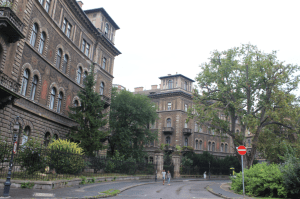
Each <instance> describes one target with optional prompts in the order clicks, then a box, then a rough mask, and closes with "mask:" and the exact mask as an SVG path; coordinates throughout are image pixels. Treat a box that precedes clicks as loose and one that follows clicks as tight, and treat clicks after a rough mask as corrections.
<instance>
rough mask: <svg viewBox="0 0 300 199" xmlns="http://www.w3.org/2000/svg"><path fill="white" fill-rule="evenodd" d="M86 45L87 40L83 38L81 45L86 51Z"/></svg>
mask: <svg viewBox="0 0 300 199" xmlns="http://www.w3.org/2000/svg"><path fill="white" fill-rule="evenodd" d="M85 45H86V41H85V40H84V39H83V40H82V47H81V51H82V52H84V49H85Z"/></svg>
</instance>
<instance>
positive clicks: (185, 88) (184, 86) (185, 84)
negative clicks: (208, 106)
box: [183, 82, 187, 90]
mask: <svg viewBox="0 0 300 199" xmlns="http://www.w3.org/2000/svg"><path fill="white" fill-rule="evenodd" d="M183 89H184V90H187V82H184V85H183Z"/></svg>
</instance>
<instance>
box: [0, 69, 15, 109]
mask: <svg viewBox="0 0 300 199" xmlns="http://www.w3.org/2000/svg"><path fill="white" fill-rule="evenodd" d="M19 88H20V84H19V83H18V82H16V81H14V80H13V79H12V78H10V77H9V76H7V75H6V74H4V73H3V72H2V71H0V109H2V108H3V107H5V106H6V105H7V104H9V103H11V102H12V101H13V99H14V98H19V96H18V95H17V94H16V92H18V90H19Z"/></svg>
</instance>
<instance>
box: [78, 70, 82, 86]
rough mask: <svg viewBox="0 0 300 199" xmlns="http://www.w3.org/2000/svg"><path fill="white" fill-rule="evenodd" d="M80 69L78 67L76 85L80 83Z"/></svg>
mask: <svg viewBox="0 0 300 199" xmlns="http://www.w3.org/2000/svg"><path fill="white" fill-rule="evenodd" d="M81 74H82V68H81V67H80V66H79V67H78V70H77V84H80V83H81Z"/></svg>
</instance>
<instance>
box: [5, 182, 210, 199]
mask: <svg viewBox="0 0 300 199" xmlns="http://www.w3.org/2000/svg"><path fill="white" fill-rule="evenodd" d="M183 181H204V179H203V178H202V179H199V178H198V179H187V178H178V179H174V180H173V182H183ZM161 182H162V180H161V179H158V180H157V183H161ZM207 182H209V181H207ZM153 183H155V181H154V179H149V180H139V181H138V180H134V181H115V182H100V183H94V184H86V185H79V186H78V185H77V186H73V187H67V188H60V189H52V190H43V189H14V188H11V189H10V192H9V195H10V199H20V198H24V199H25V198H26V199H34V198H44V199H45V198H51V199H58V198H60V199H61V198H67V199H81V198H82V199H83V198H85V199H86V198H102V197H103V196H101V195H103V194H102V193H100V192H102V191H106V190H109V189H117V190H120V191H121V192H122V191H125V190H127V189H130V188H132V187H135V186H140V185H145V184H153ZM0 196H3V189H1V192H0ZM95 196H97V197H95ZM2 198H4V197H0V199H2Z"/></svg>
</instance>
